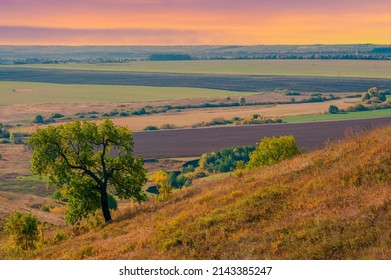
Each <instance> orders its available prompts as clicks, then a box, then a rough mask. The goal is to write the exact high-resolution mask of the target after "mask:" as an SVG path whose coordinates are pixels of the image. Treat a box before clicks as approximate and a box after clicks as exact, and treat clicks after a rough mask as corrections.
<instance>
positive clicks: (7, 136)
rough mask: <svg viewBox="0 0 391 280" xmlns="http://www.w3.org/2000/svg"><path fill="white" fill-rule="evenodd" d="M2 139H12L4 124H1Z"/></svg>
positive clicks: (0, 135)
mask: <svg viewBox="0 0 391 280" xmlns="http://www.w3.org/2000/svg"><path fill="white" fill-rule="evenodd" d="M0 138H5V139H9V138H10V133H9V131H8V130H6V129H5V127H4V126H3V124H2V123H0Z"/></svg>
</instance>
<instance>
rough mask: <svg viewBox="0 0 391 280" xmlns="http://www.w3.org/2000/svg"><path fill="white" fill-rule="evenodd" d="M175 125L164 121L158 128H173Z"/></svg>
mask: <svg viewBox="0 0 391 280" xmlns="http://www.w3.org/2000/svg"><path fill="white" fill-rule="evenodd" d="M175 128H176V125H175V124H171V123H166V124H163V125H161V126H160V129H175Z"/></svg>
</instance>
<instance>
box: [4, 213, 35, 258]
mask: <svg viewBox="0 0 391 280" xmlns="http://www.w3.org/2000/svg"><path fill="white" fill-rule="evenodd" d="M4 230H5V232H7V233H8V234H9V236H10V238H11V240H12V241H13V243H14V245H15V247H16V248H17V249H19V250H23V251H26V250H34V249H35V248H36V242H37V241H38V233H39V231H38V218H37V217H36V216H34V215H32V214H31V213H30V214H26V213H21V212H17V211H16V212H14V213H12V214H11V215H10V216H9V217H8V218H7V220H6V221H5V224H4Z"/></svg>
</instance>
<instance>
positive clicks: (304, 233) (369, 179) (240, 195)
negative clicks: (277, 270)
mask: <svg viewBox="0 0 391 280" xmlns="http://www.w3.org/2000/svg"><path fill="white" fill-rule="evenodd" d="M390 173H391V127H388V128H385V129H378V130H376V131H375V132H367V133H366V134H364V135H361V136H360V137H357V136H352V135H351V136H350V140H345V141H341V142H340V143H338V144H329V145H328V146H327V148H325V149H324V150H321V151H317V152H313V153H310V154H303V155H301V156H299V157H296V158H294V159H291V160H287V161H285V162H282V163H280V164H277V165H275V166H272V167H270V168H265V169H257V170H253V171H250V172H246V173H245V174H244V175H243V176H242V177H241V178H237V177H235V176H233V175H232V176H230V177H228V178H226V179H223V180H220V181H215V182H205V183H200V184H199V185H198V186H195V187H192V188H189V189H186V190H183V191H179V192H177V193H175V194H174V196H173V198H172V199H171V200H170V201H168V202H155V201H150V202H146V203H144V204H141V205H140V206H135V207H134V208H132V209H128V210H126V211H124V210H123V211H122V212H117V213H115V216H116V217H115V218H116V221H115V222H113V223H112V224H110V225H107V226H105V227H104V228H103V229H97V230H96V231H94V232H90V233H87V234H84V235H80V236H77V237H75V238H73V239H71V240H68V241H65V242H63V243H61V244H59V245H57V246H53V247H48V248H45V249H43V250H41V251H40V252H38V253H37V254H36V255H35V257H36V258H49V259H51V258H65V259H67V258H71V259H72V258H98V259H390V258H391V250H390V248H391V235H390V228H391V189H390V185H391V177H390Z"/></svg>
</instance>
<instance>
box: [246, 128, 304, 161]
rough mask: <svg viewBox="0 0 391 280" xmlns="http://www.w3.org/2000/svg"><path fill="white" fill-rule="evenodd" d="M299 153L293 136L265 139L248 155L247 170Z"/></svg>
mask: <svg viewBox="0 0 391 280" xmlns="http://www.w3.org/2000/svg"><path fill="white" fill-rule="evenodd" d="M299 153H300V150H299V148H298V147H297V142H296V139H295V137H294V136H292V135H289V136H281V137H278V138H277V137H272V138H270V137H265V138H263V139H262V141H261V142H259V143H257V147H256V149H255V151H253V152H252V153H251V154H250V161H249V162H248V165H247V167H248V168H250V169H251V168H254V167H263V166H268V165H272V164H274V163H277V162H279V161H282V160H284V159H287V158H290V157H293V156H295V155H297V154H299Z"/></svg>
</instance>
